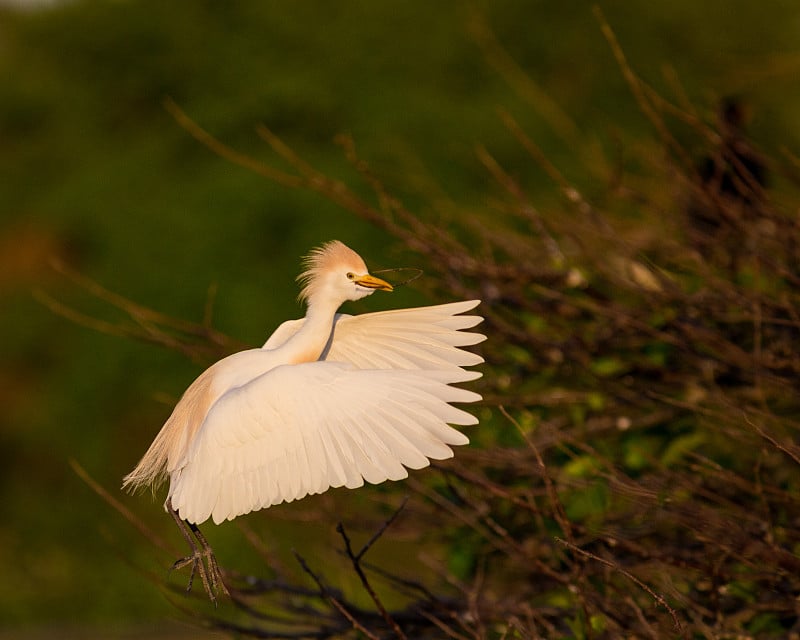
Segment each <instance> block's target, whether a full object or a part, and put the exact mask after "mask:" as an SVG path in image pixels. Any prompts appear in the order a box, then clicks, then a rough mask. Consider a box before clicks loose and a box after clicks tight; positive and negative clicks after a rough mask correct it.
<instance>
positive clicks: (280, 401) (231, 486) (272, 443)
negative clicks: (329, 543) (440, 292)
mask: <svg viewBox="0 0 800 640" xmlns="http://www.w3.org/2000/svg"><path fill="white" fill-rule="evenodd" d="M298 281H299V282H300V283H301V284H302V286H303V289H302V292H301V293H300V299H301V300H302V301H305V302H306V304H307V311H306V316H305V318H303V319H300V320H290V321H287V322H284V323H283V324H282V325H280V326H279V327H278V329H277V330H276V331H275V332H274V333H273V334H272V335H271V336H270V338H269V339H268V340H267V342H266V343H265V344H264V346H263V347H261V348H259V349H249V350H246V351H241V352H239V353H234V354H232V355H230V356H228V357H226V358H224V359H222V360H220V361H219V362H217V363H216V364H214V365H212V366H211V367H210V368H208V369H207V370H206V371H204V372H203V373H202V374H201V375H200V376H199V377H198V378H197V379H196V380H195V381H194V382H193V383H192V384H191V385H190V386H189V388H188V389H187V390H186V392H185V393H184V394H183V397H182V398H181V399H180V401H179V402H178V404H177V405H176V406H175V409H174V410H173V412H172V415H171V416H170V417H169V418H168V419H167V421H166V423H165V424H164V426H163V427H162V429H161V431H160V432H159V433H158V435H157V436H156V438H155V440H154V441H153V443H152V445H150V448H149V449H148V450H147V452H146V453H145V454H144V457H143V458H142V459H141V461H140V462H139V464H138V465H137V466H136V468H135V469H134V470H133V471H131V473H130V474H128V475H127V476H126V477H125V479H124V484H123V488H126V489H130V490H136V489H137V488H140V487H144V486H150V487H152V488H153V489H155V488H157V487H158V486H159V485H160V484H161V483H162V482H163V481H165V480H166V479H167V478H168V479H169V492H168V494H167V499H166V502H165V504H164V507H165V509H166V510H167V511H168V512H169V513H170V514H172V516H173V518H174V519H175V521H176V523H177V524H178V526H179V527H180V528H181V533H182V534H183V536H184V538H185V539H186V541H187V542H188V543H189V545H190V546H191V548H192V555H190V556H189V557H187V558H184V559H182V560H179V561H177V562H176V563H175V565H174V567H175V568H180V567H183V566H189V565H191V567H192V573H191V577H190V579H189V587H188V588H189V589H191V586H192V579H193V578H194V576H195V573H199V574H200V576H201V578H202V580H203V585H204V587H205V589H206V591H207V593H208V595H209V597H210V598H211V600H212V601H214V602H215V603H216V598H215V595H214V593H215V592H216V591H218V590H221V591H222V592H224V593H227V589H226V587H225V584H224V582H223V581H222V578H221V573H220V571H219V568H218V566H217V563H216V560H215V559H214V555H213V552H212V551H211V548H210V546H209V545H208V543H207V542H206V540H205V538H204V536H203V535H202V533H201V532H200V530H199V529H198V527H197V525H199V524H200V523H202V522H204V521H206V520H207V519H208V518H211V519H212V520H213V521H214V523H216V524H219V523H220V522H222V521H224V520H232V519H233V518H235V517H236V516H240V515H243V514H245V513H249V512H251V511H256V510H258V509H265V508H267V507H269V506H271V505H274V504H278V503H280V502H290V501H292V500H298V499H300V498H303V497H304V496H307V495H311V494H315V493H322V492H324V491H326V490H327V489H329V488H330V487H341V486H345V487H348V488H355V487H360V486H361V485H363V483H364V480H366V481H367V482H370V483H373V484H376V483H379V482H383V481H385V480H400V479H402V478H405V477H407V475H408V472H407V470H406V468H409V469H420V468H422V467H425V466H427V465H428V464H430V460H431V459H433V460H442V459H445V458H449V457H451V456H452V455H453V452H452V450H451V448H450V447H451V446H452V445H462V444H466V443H467V442H468V439H467V437H466V436H465V435H463V434H462V433H461V432H460V431H457V430H455V429H453V428H452V427H450V426H449V425H451V424H452V425H473V424H477V419H476V418H475V417H474V416H472V415H471V414H469V413H467V412H465V411H462V410H461V409H457V408H455V407H453V406H452V405H451V403H454V402H457V403H461V402H475V401H477V400H480V399H481V396H479V395H478V394H477V393H473V392H472V391H467V390H464V389H460V388H457V387H453V386H450V385H451V384H453V383H459V382H465V381H467V380H473V379H475V378H478V377H480V375H481V374H480V373H479V372H477V371H469V370H466V369H464V367H467V366H471V365H477V364H480V363H481V362H483V359H482V358H481V357H480V356H478V355H476V354H474V353H470V352H468V351H465V350H463V349H461V348H460V347H464V346H469V345H474V344H477V343H479V342H482V341H483V340H485V339H486V337H485V336H483V335H481V334H478V333H471V332H466V331H463V330H464V329H469V328H471V327H474V326H475V325H477V324H479V323H480V322H481V321H482V320H483V318H481V317H480V316H464V315H459V314H462V313H464V312H465V311H469V310H470V309H473V308H474V307H476V306H477V305H478V304H479V302H480V301H478V300H471V301H464V302H454V303H450V304H442V305H436V306H428V307H418V308H412V309H397V310H393V311H382V312H377V313H366V314H362V315H357V316H351V315H346V314H339V313H337V309H338V308H339V306H340V305H341V304H342V303H343V302H345V301H346V300H359V299H361V298H364V297H366V296H368V295H370V294H372V293H373V292H374V291H377V290H381V291H392V285H391V284H389V283H388V282H386V281H384V280H381V279H380V278H376V277H375V276H373V275H371V274H370V273H369V272H368V271H367V267H366V265H365V264H364V261H363V260H362V259H361V257H360V256H359V255H358V254H357V253H356V252H355V251H353V250H352V249H350V248H348V247H347V246H345V245H344V244H343V243H341V242H339V241H336V240H334V241H332V242H328V243H326V244H324V245H323V246H321V247H319V248H317V249H314V250H313V251H312V252H311V253H310V254H309V256H308V257H307V258H306V259H305V271H304V272H303V273H302V274H301V275H300V276H299V277H298ZM190 532H191V534H190ZM192 534H193V535H194V540H193V539H192ZM195 541H196V542H197V543H199V544H196V543H195ZM204 560H205V564H204V562H203V561H204Z"/></svg>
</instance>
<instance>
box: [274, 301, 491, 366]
mask: <svg viewBox="0 0 800 640" xmlns="http://www.w3.org/2000/svg"><path fill="white" fill-rule="evenodd" d="M479 303H480V301H479V300H467V301H464V302H451V303H448V304H440V305H433V306H427V307H415V308H411V309H393V310H390V311H379V312H376V313H364V314H360V315H356V316H352V315H347V314H336V317H335V319H334V328H333V333H332V336H331V340H330V341H329V343H328V346H327V348H326V350H325V352H324V353H323V356H322V358H321V359H322V360H328V361H334V362H349V363H351V364H353V365H355V366H356V367H358V368H360V369H421V370H424V371H454V372H455V371H456V370H457V369H460V368H462V367H471V366H474V365H477V364H480V363H482V362H483V358H481V357H480V356H479V355H477V354H474V353H471V352H469V351H464V350H463V349H461V347H468V346H473V345H476V344H478V343H480V342H483V341H484V340H485V339H486V336H484V335H482V334H480V333H475V332H471V331H466V329H472V328H473V327H475V326H476V325H478V324H480V323H481V322H482V321H483V318H482V317H481V316H477V315H460V314H463V313H465V312H467V311H470V310H472V309H474V308H475V307H476V306H478V304H479ZM302 325H303V319H300V320H290V321H287V322H284V323H283V324H281V325H280V326H279V327H278V329H276V330H275V332H274V333H273V334H272V335H271V336H270V337H269V339H268V340H267V342H266V343H265V344H264V347H263V348H265V349H274V348H277V347H279V346H280V345H281V344H283V343H284V342H285V341H286V340H288V339H289V338H290V337H291V336H292V335H294V334H295V333H296V332H297V331H298V330H299V329H300V327H301V326H302ZM471 375H472V378H469V379H474V378H477V377H480V375H481V374H480V373H479V372H473V373H472V374H471ZM455 381H456V380H451V382H455ZM459 381H461V380H459Z"/></svg>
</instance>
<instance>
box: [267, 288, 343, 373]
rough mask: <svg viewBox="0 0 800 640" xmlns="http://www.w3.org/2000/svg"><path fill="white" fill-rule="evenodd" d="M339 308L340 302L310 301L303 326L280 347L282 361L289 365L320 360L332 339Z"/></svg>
mask: <svg viewBox="0 0 800 640" xmlns="http://www.w3.org/2000/svg"><path fill="white" fill-rule="evenodd" d="M338 308H339V303H338V302H329V301H326V300H309V304H308V310H307V311H306V318H305V322H303V326H302V327H301V328H300V330H299V331H298V332H297V333H296V334H294V335H293V336H292V337H291V338H289V339H288V340H287V341H286V342H285V343H284V344H283V346H281V347H280V351H281V356H283V358H282V359H283V360H284V361H285V362H286V363H287V364H299V363H301V362H314V361H315V360H318V359H319V357H320V355H322V352H323V351H324V350H325V346H326V345H327V344H328V340H329V339H330V337H331V331H332V330H333V317H334V315H335V314H336V310H337V309H338Z"/></svg>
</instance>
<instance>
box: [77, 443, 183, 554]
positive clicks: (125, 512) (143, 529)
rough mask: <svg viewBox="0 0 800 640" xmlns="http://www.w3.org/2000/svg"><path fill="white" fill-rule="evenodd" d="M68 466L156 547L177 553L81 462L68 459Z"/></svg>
mask: <svg viewBox="0 0 800 640" xmlns="http://www.w3.org/2000/svg"><path fill="white" fill-rule="evenodd" d="M69 466H70V467H72V470H73V471H74V472H75V475H77V476H78V477H79V478H80V479H81V480H83V481H84V482H85V483H86V484H87V485H88V486H89V488H90V489H91V490H92V491H94V492H95V493H96V494H97V495H98V496H100V497H101V498H102V499H103V500H104V501H105V502H106V503H107V504H109V505H110V506H111V507H112V508H113V509H114V510H115V511H117V513H119V514H120V515H121V516H122V517H123V518H125V519H126V520H127V521H128V522H130V523H131V524H132V525H133V526H134V527H135V528H136V529H137V530H138V531H139V533H141V534H142V535H143V536H144V537H145V538H147V539H148V540H150V542H152V543H153V544H154V545H155V546H156V547H158V548H159V549H161V550H162V551H166V552H168V553H170V554H171V555H178V553H179V552H178V550H177V549H176V548H175V547H173V546H172V545H170V544H169V543H168V542H166V541H165V540H164V539H163V538H162V537H161V536H159V535H158V534H156V533H155V532H154V531H153V530H152V529H150V527H148V526H147V525H146V524H144V522H142V521H141V520H140V519H139V518H137V517H136V516H135V515H133V512H132V511H131V510H130V509H128V508H127V507H126V506H124V505H123V504H122V503H121V502H120V501H119V500H117V499H116V498H114V497H113V496H112V495H111V494H110V493H109V492H108V491H106V489H104V488H103V487H102V486H101V485H100V483H98V482H97V481H96V480H95V479H94V478H92V476H90V475H89V472H88V471H86V469H84V468H83V466H81V464H80V463H79V462H78V461H77V460H75V459H74V458H70V459H69Z"/></svg>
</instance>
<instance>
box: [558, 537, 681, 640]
mask: <svg viewBox="0 0 800 640" xmlns="http://www.w3.org/2000/svg"><path fill="white" fill-rule="evenodd" d="M556 540H557V541H558V542H560V543H561V544H563V545H564V546H565V547H567V548H568V549H571V550H572V551H575V552H576V553H578V554H580V555H582V556H585V557H587V558H590V559H592V560H596V561H597V562H600V563H602V564H604V565H606V566H607V567H610V568H611V569H614V570H615V571H618V572H619V573H621V574H622V575H623V576H625V577H626V578H628V580H630V581H632V582H633V583H635V584H636V585H637V586H638V587H639V588H640V589H643V590H644V591H646V592H647V593H648V594H650V596H651V597H652V598H653V599H654V600H655V601H656V602H657V603H658V604H660V605H661V606H662V607H664V608H665V609H666V610H667V611H668V612H669V614H670V616H671V617H672V622H673V624H674V625H675V629H676V631H678V633H680V634H681V635H682V636H684V637H688V636H687V635H686V631H685V629H684V628H683V625H682V624H681V621H680V620H679V619H678V614H677V613H676V612H675V610H674V609H673V608H672V607H671V606H669V603H667V601H666V600H665V599H664V597H663V596H662V595H660V594H658V593H656V592H655V591H653V589H651V588H650V587H649V586H647V585H646V584H645V583H644V582H642V581H641V580H639V578H637V577H636V576H635V575H633V574H632V573H631V572H630V571H626V570H625V569H623V568H622V567H620V566H619V565H618V564H616V563H614V562H611V561H610V560H606V559H605V558H601V557H600V556H598V555H595V554H594V553H591V552H589V551H585V550H584V549H581V548H580V547H579V546H577V545H576V544H574V543H572V542H569V541H567V540H564V539H563V538H559V537H556Z"/></svg>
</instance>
